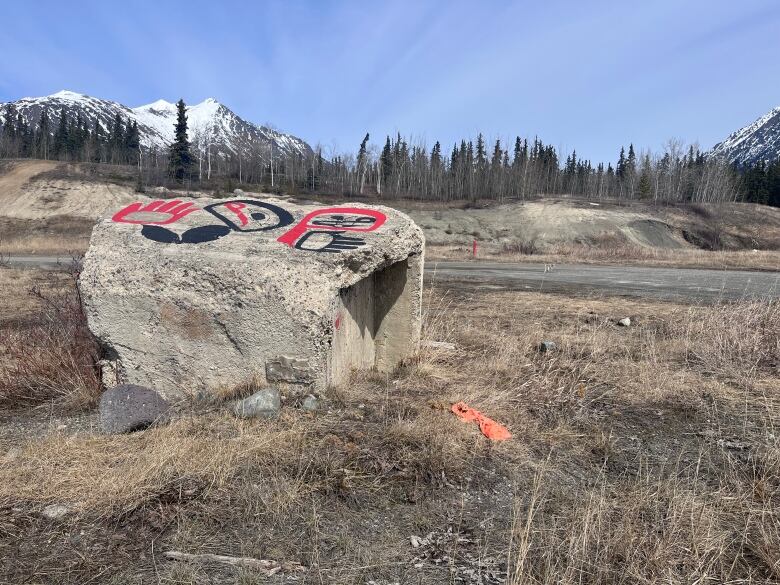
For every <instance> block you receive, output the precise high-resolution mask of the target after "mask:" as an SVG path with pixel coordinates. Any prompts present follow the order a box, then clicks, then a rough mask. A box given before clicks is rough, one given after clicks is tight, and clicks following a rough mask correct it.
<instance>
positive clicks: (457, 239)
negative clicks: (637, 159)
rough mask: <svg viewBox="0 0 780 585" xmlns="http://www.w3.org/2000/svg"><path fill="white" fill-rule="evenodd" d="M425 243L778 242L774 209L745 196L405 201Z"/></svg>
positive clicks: (766, 246)
mask: <svg viewBox="0 0 780 585" xmlns="http://www.w3.org/2000/svg"><path fill="white" fill-rule="evenodd" d="M399 207H400V208H402V209H404V210H405V211H406V212H407V213H408V214H409V215H411V216H412V218H413V219H414V220H415V221H416V222H417V223H418V224H419V225H420V226H422V228H423V230H425V235H426V238H427V240H428V243H429V244H432V245H445V246H448V245H449V246H451V245H469V244H471V242H472V241H473V240H475V239H476V240H478V241H480V242H484V243H490V244H495V245H499V246H501V245H507V246H512V245H516V244H518V243H533V244H534V245H535V247H537V248H539V249H542V250H544V249H549V248H551V247H554V246H555V245H557V244H572V243H574V244H584V245H587V246H594V247H605V246H606V247H609V246H616V245H621V244H623V243H625V244H630V245H634V246H639V247H644V248H658V249H668V250H673V249H684V248H691V249H694V248H701V249H710V250H711V249H722V250H744V249H763V250H776V249H780V209H775V208H770V207H766V206H759V205H755V204H749V203H731V204H722V205H718V206H704V205H698V206H660V205H649V204H644V203H640V202H631V203H620V204H618V203H615V202H598V203H597V202H588V201H580V200H572V199H541V200H535V201H528V202H513V203H505V204H501V205H495V206H490V207H485V208H480V209H445V208H441V209H435V208H430V207H427V208H424V209H420V208H418V209H409V208H408V207H409V206H408V205H405V204H403V203H402V204H400V205H399Z"/></svg>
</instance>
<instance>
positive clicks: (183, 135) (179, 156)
mask: <svg viewBox="0 0 780 585" xmlns="http://www.w3.org/2000/svg"><path fill="white" fill-rule="evenodd" d="M191 168H192V153H191V152H190V143H189V141H188V140H187V110H186V106H185V105H184V100H182V99H180V100H179V101H178V102H176V125H175V126H174V140H173V144H171V146H170V154H169V157H168V173H169V174H170V176H171V177H172V178H173V179H174V180H175V181H176V182H177V183H181V182H183V181H184V180H185V179H189V178H190V170H191Z"/></svg>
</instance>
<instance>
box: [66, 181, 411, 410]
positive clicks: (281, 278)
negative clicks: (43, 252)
mask: <svg viewBox="0 0 780 585" xmlns="http://www.w3.org/2000/svg"><path fill="white" fill-rule="evenodd" d="M423 248H424V239H423V234H422V231H421V230H420V229H419V228H418V227H417V226H416V225H415V224H414V223H413V222H412V221H411V220H410V219H409V218H408V217H407V216H405V215H404V214H403V213H401V212H398V211H396V210H393V209H390V208H386V207H369V206H366V205H360V204H347V205H339V206H335V207H327V206H319V205H296V204H292V203H290V202H288V201H285V200H281V199H273V198H267V199H265V198H264V199H256V198H250V197H245V196H241V197H236V198H231V199H227V200H224V199H201V198H199V199H193V200H174V201H170V200H163V201H155V202H153V201H139V202H137V203H134V204H132V205H129V206H127V207H125V208H122V209H118V210H114V211H113V212H112V213H111V214H109V215H108V216H107V217H105V218H103V219H102V220H100V221H99V222H98V224H97V225H96V227H95V229H94V231H93V233H92V238H91V241H90V246H89V250H88V251H87V254H86V256H85V259H84V267H83V271H82V273H81V277H80V281H79V286H80V289H81V292H82V295H83V299H84V305H85V310H86V313H87V319H88V322H89V326H90V329H91V330H92V332H93V333H94V334H95V336H96V337H97V338H98V340H99V341H100V343H101V346H102V347H103V350H104V353H105V358H106V361H105V362H104V381H105V382H106V384H107V385H109V386H111V385H113V384H116V383H133V384H139V385H144V386H150V387H153V388H157V389H158V390H160V391H161V392H162V393H163V394H165V395H166V396H168V395H170V396H172V397H175V396H177V395H181V394H182V393H194V392H216V391H218V390H225V389H229V388H230V387H234V386H239V385H242V384H246V383H247V382H249V381H255V382H258V381H259V382H261V383H262V382H266V381H267V382H272V383H277V382H278V383H286V384H299V385H304V386H311V387H315V388H322V387H324V386H326V385H328V384H338V383H343V382H344V380H345V379H346V376H347V375H348V373H349V370H350V369H351V368H353V367H356V368H371V367H377V368H379V369H383V370H387V369H391V368H393V367H395V365H396V364H397V363H398V362H399V361H400V360H402V359H404V358H405V357H407V356H408V355H410V354H411V353H412V352H413V351H414V350H415V348H416V345H417V343H418V341H419V335H420V310H421V294H422V263H423Z"/></svg>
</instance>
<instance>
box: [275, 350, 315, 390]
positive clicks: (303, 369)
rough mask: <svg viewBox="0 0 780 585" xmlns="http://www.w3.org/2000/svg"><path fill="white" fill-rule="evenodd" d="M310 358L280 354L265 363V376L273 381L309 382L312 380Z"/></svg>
mask: <svg viewBox="0 0 780 585" xmlns="http://www.w3.org/2000/svg"><path fill="white" fill-rule="evenodd" d="M312 375H313V372H312V369H311V366H310V365H309V360H305V359H297V358H293V357H289V356H278V357H275V358H273V359H270V360H268V361H267V362H266V364H265V378H266V380H269V381H272V382H289V383H308V382H311V381H312Z"/></svg>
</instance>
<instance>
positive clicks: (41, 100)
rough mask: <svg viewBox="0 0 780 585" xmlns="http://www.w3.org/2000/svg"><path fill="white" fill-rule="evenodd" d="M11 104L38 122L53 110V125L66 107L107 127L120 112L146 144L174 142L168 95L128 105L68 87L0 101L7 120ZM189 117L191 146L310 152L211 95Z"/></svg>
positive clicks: (216, 151) (224, 151)
mask: <svg viewBox="0 0 780 585" xmlns="http://www.w3.org/2000/svg"><path fill="white" fill-rule="evenodd" d="M9 106H13V107H14V109H15V110H16V111H17V112H18V113H20V114H21V115H22V117H23V118H24V119H25V121H26V122H27V123H28V124H30V125H31V126H34V125H36V124H37V123H38V120H39V118H40V115H41V112H42V111H43V110H44V109H45V110H47V111H48V113H49V118H50V120H51V123H52V126H51V127H52V128H55V127H56V124H57V123H58V121H59V117H60V114H61V112H62V111H63V110H64V111H65V115H66V116H67V117H68V118H70V119H75V118H76V116H77V115H78V114H81V115H82V117H83V119H85V120H87V121H88V123H89V124H93V123H94V122H95V121H97V122H98V123H99V124H100V125H101V127H102V128H103V129H104V130H108V129H109V128H110V127H111V126H112V124H113V120H114V119H115V118H116V116H117V115H119V116H120V117H121V118H122V119H123V120H125V121H126V122H127V121H133V122H137V123H138V131H139V135H140V140H141V144H142V145H143V147H144V148H157V149H160V150H162V149H166V148H167V147H168V145H169V144H171V143H172V142H173V137H174V124H175V122H176V105H175V104H174V103H171V102H169V101H166V100H164V99H159V100H157V101H154V102H152V103H150V104H146V105H143V106H139V107H137V108H128V107H127V106H124V105H122V104H120V103H118V102H115V101H111V100H103V99H100V98H95V97H91V96H87V95H84V94H81V93H77V92H75V91H70V90H65V89H64V90H61V91H58V92H57V93H54V94H52V95H49V96H44V97H37V98H23V99H20V100H17V101H15V102H8V103H5V104H4V103H0V122H3V123H4V122H5V112H6V110H7V109H8V108H9ZM187 119H188V120H187V121H188V134H189V139H190V142H192V143H193V147H194V148H196V149H199V150H201V151H205V149H206V148H209V149H210V151H211V153H212V155H216V156H222V157H230V156H232V155H240V156H247V155H249V154H250V153H254V154H255V155H257V156H259V157H260V158H261V159H264V158H266V157H267V156H270V154H269V153H270V152H271V151H273V152H274V156H279V155H284V154H288V155H299V154H300V155H307V154H310V153H311V152H312V151H311V147H310V146H309V145H308V144H306V142H304V141H303V140H301V139H300V138H296V137H295V136H291V135H289V134H283V133H281V132H276V131H274V132H271V131H269V130H268V129H267V128H264V127H263V126H260V125H257V124H253V123H251V122H247V121H246V120H244V119H242V118H240V117H239V116H237V115H236V114H235V113H233V112H232V111H231V110H230V109H229V108H227V107H226V106H224V105H223V104H221V103H220V102H219V101H217V100H216V99H214V98H212V97H209V98H206V99H205V100H203V101H202V102H200V103H199V104H194V105H190V106H187Z"/></svg>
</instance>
